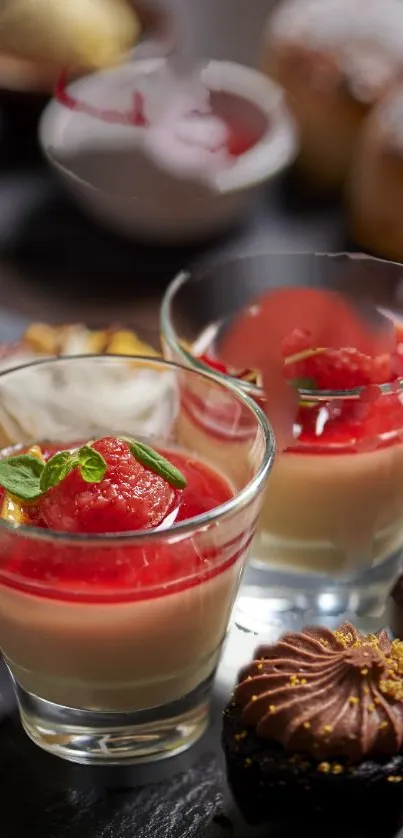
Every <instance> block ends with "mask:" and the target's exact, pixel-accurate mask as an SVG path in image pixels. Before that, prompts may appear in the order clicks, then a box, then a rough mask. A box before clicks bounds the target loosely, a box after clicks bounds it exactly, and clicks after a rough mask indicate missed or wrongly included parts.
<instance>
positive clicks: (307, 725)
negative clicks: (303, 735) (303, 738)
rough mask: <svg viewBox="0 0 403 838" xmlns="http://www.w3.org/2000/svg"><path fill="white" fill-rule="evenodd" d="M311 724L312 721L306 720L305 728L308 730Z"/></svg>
mask: <svg viewBox="0 0 403 838" xmlns="http://www.w3.org/2000/svg"><path fill="white" fill-rule="evenodd" d="M310 726H311V723H310V722H304V728H305V729H306V730H309V728H310Z"/></svg>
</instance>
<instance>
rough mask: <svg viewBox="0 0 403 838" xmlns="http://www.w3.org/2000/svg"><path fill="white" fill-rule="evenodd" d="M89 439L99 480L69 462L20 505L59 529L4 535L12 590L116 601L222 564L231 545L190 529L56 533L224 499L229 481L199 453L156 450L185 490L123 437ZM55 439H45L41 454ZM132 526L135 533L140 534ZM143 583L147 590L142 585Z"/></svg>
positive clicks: (184, 515) (147, 519) (5, 577)
mask: <svg viewBox="0 0 403 838" xmlns="http://www.w3.org/2000/svg"><path fill="white" fill-rule="evenodd" d="M92 447H93V448H94V449H95V450H97V451H98V452H99V453H100V454H102V456H103V457H104V459H105V461H106V463H107V470H106V473H105V476H104V477H103V479H102V480H101V481H100V482H98V483H88V482H85V481H84V480H83V478H82V477H81V475H80V472H79V470H78V468H74V469H73V470H72V471H70V473H69V474H68V475H67V477H65V478H64V479H63V480H62V481H61V482H60V483H59V484H58V485H56V486H54V487H53V488H51V489H49V490H48V491H47V492H46V493H45V494H44V495H43V496H42V497H41V498H40V499H39V501H37V502H35V504H26V505H25V507H24V511H25V512H26V513H27V514H28V515H29V521H30V522H31V524H33V525H35V526H39V527H42V528H43V529H47V528H51V529H52V530H56V531H58V532H59V533H60V535H59V539H52V540H40V539H32V538H29V537H28V538H25V537H24V527H23V526H22V527H21V528H20V529H19V530H18V531H17V533H19V534H18V535H17V534H13V533H12V532H11V533H10V535H9V536H7V535H6V534H4V536H3V538H2V550H1V551H0V581H1V582H2V583H4V584H9V585H11V586H12V587H15V588H18V589H23V590H25V589H27V590H31V591H32V586H34V588H35V589H36V592H37V593H38V594H39V595H42V596H46V597H55V598H61V599H73V600H76V599H81V600H84V601H92V600H95V601H99V600H102V601H123V600H125V599H127V600H130V601H131V600H133V599H147V598H153V597H156V596H162V595H164V594H165V593H171V592H174V591H178V590H182V589H184V588H187V587H191V586H193V585H195V584H199V582H200V581H202V580H203V579H207V578H210V577H212V576H214V575H216V574H218V573H220V572H222V571H223V570H224V569H225V568H227V567H229V566H230V565H231V564H232V563H233V562H234V561H236V559H237V558H238V552H237V547H236V546H233V547H231V546H230V545H228V548H225V556H226V560H225V562H224V563H222V564H219V562H218V563H217V559H219V558H220V555H221V553H220V551H219V550H218V549H215V548H214V547H212V546H211V543H210V542H209V547H208V548H207V547H204V548H203V549H202V547H203V545H202V544H201V543H200V544H196V543H194V542H193V539H192V536H189V537H185V538H183V539H181V540H178V541H176V543H173V544H169V543H167V542H166V541H162V540H159V541H152V542H150V543H148V544H147V543H146V542H143V543H142V544H141V545H137V544H135V543H134V542H128V543H127V544H125V543H124V542H123V543H122V542H120V543H117V542H114V541H113V540H112V541H111V542H110V544H106V543H104V544H100V545H99V546H98V545H97V544H95V543H94V542H89V543H87V544H86V543H85V541H84V542H83V541H81V540H79V541H77V542H76V543H72V542H71V541H67V542H66V541H63V539H62V538H61V536H62V534H63V532H64V533H68V534H71V533H75V534H77V533H83V534H88V535H93V534H107V533H109V534H111V533H114V532H116V533H118V532H120V533H124V532H126V533H127V532H129V531H137V532H138V533H139V531H149V530H150V528H151V527H157V528H159V529H160V530H163V529H164V526H165V527H166V528H168V527H169V525H170V524H172V523H173V521H174V522H178V521H185V520H187V519H189V518H193V517H195V516H197V515H200V514H202V513H204V512H206V511H208V510H211V509H214V508H215V507H217V506H219V505H221V504H223V503H225V502H226V501H228V500H229V499H230V498H231V497H232V496H233V491H232V489H231V487H230V485H229V484H228V483H227V482H226V481H225V480H224V479H223V478H222V477H221V476H220V475H219V474H218V473H217V472H215V471H214V470H213V469H212V468H210V467H209V466H208V465H206V464H205V463H203V462H201V461H200V460H198V459H196V458H194V457H192V456H190V455H186V454H184V453H182V452H178V451H169V452H165V451H160V453H161V454H162V455H163V456H165V457H167V458H168V459H169V461H170V463H171V464H172V465H174V466H176V468H177V469H179V470H180V471H181V473H182V474H183V475H184V477H185V478H186V481H187V485H186V487H185V488H184V489H176V488H173V487H172V486H171V485H170V483H168V482H167V481H166V480H165V479H164V478H163V477H161V476H160V475H158V474H156V473H155V472H153V471H151V470H149V469H148V468H146V467H145V466H144V465H142V464H141V463H140V462H138V461H137V460H136V458H135V457H134V456H133V455H132V453H131V451H130V449H129V446H128V445H127V444H126V443H125V442H124V441H121V440H117V439H115V438H112V437H107V438H104V439H102V440H99V441H98V442H96V443H94V444H93V445H92ZM59 450H61V447H60V446H51V445H46V446H43V447H42V451H43V453H45V451H46V456H45V458H46V459H49V458H50V456H52V454H54V453H55V452H56V451H59ZM139 534H140V533H139ZM150 588H151V589H152V590H150Z"/></svg>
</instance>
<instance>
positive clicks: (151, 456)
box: [121, 437, 187, 489]
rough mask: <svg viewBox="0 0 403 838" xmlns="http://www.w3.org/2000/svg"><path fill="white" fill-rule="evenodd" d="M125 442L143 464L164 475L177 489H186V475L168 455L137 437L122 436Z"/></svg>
mask: <svg viewBox="0 0 403 838" xmlns="http://www.w3.org/2000/svg"><path fill="white" fill-rule="evenodd" d="M121 439H122V440H123V441H124V442H127V444H128V446H129V448H130V451H131V452H132V454H133V457H135V458H136V460H138V461H139V463H141V464H142V465H143V466H145V467H146V468H149V469H150V471H153V472H154V474H158V475H159V476H160V477H163V478H164V480H166V481H167V483H169V484H170V485H171V486H173V487H174V488H175V489H184V488H185V487H186V486H187V480H186V477H184V475H183V474H182V472H181V471H179V469H177V468H176V466H174V465H173V464H172V463H170V462H169V460H167V459H166V457H163V456H162V454H159V453H158V451H155V450H154V448H150V446H149V445H144V443H143V442H138V441H137V439H132V438H131V437H121Z"/></svg>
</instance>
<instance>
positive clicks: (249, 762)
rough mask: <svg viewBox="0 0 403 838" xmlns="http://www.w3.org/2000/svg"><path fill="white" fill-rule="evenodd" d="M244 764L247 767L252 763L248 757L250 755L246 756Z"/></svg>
mask: <svg viewBox="0 0 403 838" xmlns="http://www.w3.org/2000/svg"><path fill="white" fill-rule="evenodd" d="M244 764H245V768H249V767H250V766H251V765H252V760H251V759H250V757H246V760H245V763H244Z"/></svg>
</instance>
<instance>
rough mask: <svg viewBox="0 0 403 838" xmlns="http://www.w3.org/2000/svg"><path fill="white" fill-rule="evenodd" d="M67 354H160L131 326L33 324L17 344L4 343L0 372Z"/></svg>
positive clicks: (0, 359)
mask: <svg viewBox="0 0 403 838" xmlns="http://www.w3.org/2000/svg"><path fill="white" fill-rule="evenodd" d="M63 355H144V356H147V357H153V356H155V357H158V355H159V353H158V352H157V351H156V350H155V349H154V348H153V347H152V346H150V345H149V344H148V343H145V342H144V341H143V340H141V338H139V337H138V335H136V333H135V332H132V331H131V330H129V329H118V328H110V329H99V330H92V329H88V328H87V327H86V326H84V325H83V324H81V323H71V324H67V325H60V326H59V325H58V326H51V325H49V324H48V323H32V324H31V326H29V327H28V329H27V330H26V331H25V333H24V334H23V335H22V337H21V340H19V341H16V342H15V343H3V344H0V372H3V371H4V370H6V369H10V368H11V367H16V366H18V365H19V364H28V363H30V361H35V360H38V359H40V358H50V357H54V356H57V357H61V356H63Z"/></svg>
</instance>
